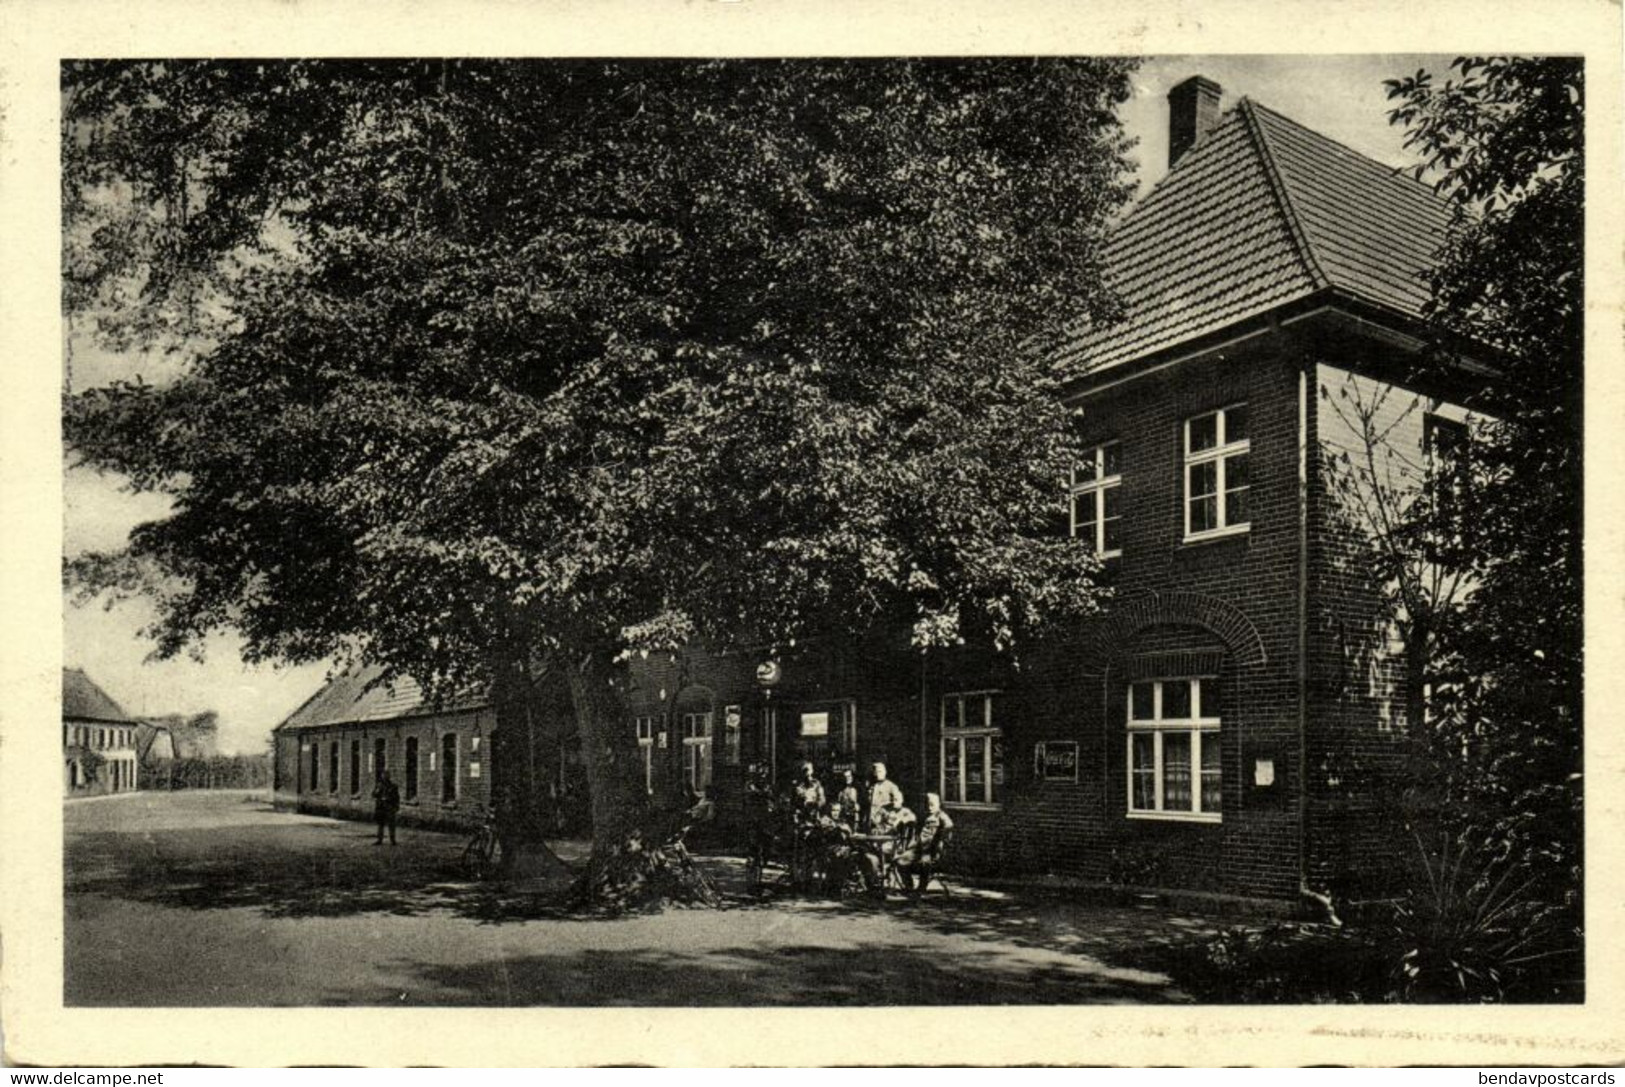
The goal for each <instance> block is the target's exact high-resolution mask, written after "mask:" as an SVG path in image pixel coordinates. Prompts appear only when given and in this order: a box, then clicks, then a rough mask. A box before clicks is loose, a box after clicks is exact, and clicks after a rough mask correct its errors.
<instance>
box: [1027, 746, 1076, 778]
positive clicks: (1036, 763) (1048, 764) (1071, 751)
mask: <svg viewBox="0 0 1625 1087" xmlns="http://www.w3.org/2000/svg"><path fill="white" fill-rule="evenodd" d="M1033 777H1035V778H1037V779H1038V780H1039V781H1077V780H1078V743H1077V741H1076V740H1045V741H1044V742H1042V743H1040V744H1037V745H1036V746H1035V747H1034V748H1033Z"/></svg>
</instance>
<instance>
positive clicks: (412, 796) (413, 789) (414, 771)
mask: <svg viewBox="0 0 1625 1087" xmlns="http://www.w3.org/2000/svg"><path fill="white" fill-rule="evenodd" d="M401 788H402V789H403V790H405V794H406V802H407V803H408V804H412V803H416V801H417V798H418V738H417V737H416V736H408V737H407V738H406V781H405V782H404V783H403V784H402V786H401Z"/></svg>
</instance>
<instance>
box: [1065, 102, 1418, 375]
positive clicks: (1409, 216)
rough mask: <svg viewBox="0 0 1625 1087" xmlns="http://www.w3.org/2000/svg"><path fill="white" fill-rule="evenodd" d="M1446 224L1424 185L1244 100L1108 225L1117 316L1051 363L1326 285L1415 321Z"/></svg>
mask: <svg viewBox="0 0 1625 1087" xmlns="http://www.w3.org/2000/svg"><path fill="white" fill-rule="evenodd" d="M1448 219H1449V211H1448V208H1447V207H1446V205H1445V203H1444V201H1442V200H1441V199H1439V198H1438V197H1437V196H1435V195H1434V193H1433V191H1432V190H1431V189H1429V188H1428V187H1427V186H1426V185H1423V184H1421V183H1420V182H1417V181H1415V180H1413V179H1412V178H1410V177H1407V176H1404V175H1401V174H1399V173H1397V172H1396V171H1395V170H1394V169H1393V168H1391V167H1388V166H1384V165H1382V164H1381V163H1379V162H1376V161H1374V160H1372V159H1369V158H1366V157H1365V156H1364V155H1361V154H1358V153H1357V152H1355V151H1352V150H1350V149H1349V148H1347V147H1344V146H1343V145H1342V144H1340V143H1337V142H1336V141H1335V140H1330V139H1327V138H1326V137H1325V136H1322V135H1320V134H1319V133H1316V132H1313V131H1311V130H1309V129H1307V128H1304V127H1303V126H1302V125H1299V124H1298V123H1296V122H1295V121H1291V120H1288V119H1287V118H1285V117H1283V116H1281V115H1280V114H1279V113H1276V112H1275V111H1274V110H1271V109H1267V108H1266V107H1264V106H1260V105H1258V104H1257V103H1255V102H1253V101H1251V100H1249V99H1246V98H1243V99H1241V100H1240V101H1239V102H1238V103H1237V104H1236V105H1235V106H1234V107H1232V108H1231V109H1230V110H1229V111H1227V112H1226V113H1225V114H1224V116H1223V117H1221V118H1220V120H1219V122H1218V124H1216V125H1215V126H1214V127H1213V130H1212V131H1211V132H1209V133H1208V135H1207V138H1206V139H1204V140H1203V141H1202V142H1201V143H1199V144H1198V145H1197V146H1196V147H1195V148H1193V149H1192V150H1190V151H1188V152H1186V153H1185V155H1184V157H1182V158H1181V159H1180V160H1179V162H1178V163H1177V164H1176V165H1175V166H1174V168H1173V169H1172V170H1170V171H1169V173H1168V176H1167V177H1165V178H1163V179H1162V181H1160V182H1158V183H1157V185H1156V187H1154V188H1153V189H1152V190H1151V191H1150V192H1149V193H1148V194H1146V196H1145V198H1144V199H1143V200H1141V201H1140V203H1139V205H1138V206H1137V207H1135V208H1134V209H1133V211H1132V212H1130V214H1129V215H1128V216H1127V217H1126V218H1125V219H1124V220H1123V222H1122V223H1121V224H1119V225H1118V227H1117V228H1116V230H1114V231H1113V234H1112V237H1111V239H1110V241H1109V242H1108V244H1107V247H1106V252H1105V261H1106V273H1107V277H1108V279H1109V280H1110V281H1111V283H1112V285H1113V287H1114V288H1116V290H1117V291H1118V293H1119V295H1120V296H1121V297H1122V299H1123V302H1124V304H1125V307H1126V310H1127V312H1126V315H1125V318H1124V320H1123V321H1122V322H1121V323H1119V324H1117V325H1114V326H1111V327H1106V328H1098V329H1089V328H1084V329H1080V331H1079V333H1078V335H1077V336H1076V337H1075V338H1074V339H1073V340H1072V341H1071V342H1070V343H1069V344H1068V346H1067V347H1066V348H1065V350H1063V351H1062V353H1061V355H1060V356H1059V359H1058V362H1059V364H1060V367H1061V369H1062V372H1063V374H1082V373H1087V372H1091V371H1095V370H1100V369H1104V368H1106V367H1110V366H1115V365H1118V364H1121V363H1124V362H1127V361H1130V360H1132V359H1136V358H1141V357H1144V356H1146V355H1149V354H1152V353H1154V352H1157V351H1162V350H1165V349H1167V348H1171V347H1175V346H1177V345H1179V344H1181V343H1185V342H1188V341H1191V340H1194V339H1196V338H1198V337H1201V336H1205V335H1207V334H1209V333H1213V332H1217V331H1220V330H1222V329H1224V328H1225V327H1227V326H1230V325H1233V324H1235V323H1236V322H1238V321H1241V320H1243V319H1245V318H1248V317H1253V316H1256V315H1258V314H1261V313H1265V312H1268V311H1269V310H1272V309H1275V308H1277V307H1279V306H1282V305H1285V304H1287V303H1289V302H1293V301H1296V300H1299V299H1302V298H1306V297H1308V296H1310V295H1312V294H1314V293H1316V292H1317V291H1321V290H1324V289H1327V288H1334V289H1338V290H1341V291H1345V292H1347V293H1349V294H1351V295H1353V296H1355V297H1356V298H1359V299H1360V300H1362V301H1366V302H1371V303H1375V304H1377V305H1380V306H1385V307H1387V308H1389V309H1391V310H1394V311H1396V312H1397V313H1399V314H1401V315H1404V316H1407V317H1414V316H1417V315H1419V314H1420V312H1421V307H1422V304H1423V303H1424V302H1426V301H1427V298H1428V287H1427V282H1426V280H1425V279H1424V278H1422V277H1423V274H1424V272H1425V269H1426V268H1427V267H1428V266H1429V265H1430V264H1431V259H1432V256H1433V253H1434V251H1435V250H1436V248H1437V246H1438V244H1439V242H1440V240H1441V238H1442V235H1443V231H1444V228H1445V226H1446V224H1447V222H1448Z"/></svg>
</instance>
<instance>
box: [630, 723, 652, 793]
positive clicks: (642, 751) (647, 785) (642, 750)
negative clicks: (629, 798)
mask: <svg viewBox="0 0 1625 1087" xmlns="http://www.w3.org/2000/svg"><path fill="white" fill-rule="evenodd" d="M632 724H633V726H634V727H635V728H636V729H637V732H638V757H639V758H641V759H642V760H643V791H644V792H647V793H652V792H654V789H655V775H654V767H655V719H654V718H653V717H650V716H644V717H634V718H632Z"/></svg>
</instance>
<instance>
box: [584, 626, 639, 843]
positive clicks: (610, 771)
mask: <svg viewBox="0 0 1625 1087" xmlns="http://www.w3.org/2000/svg"><path fill="white" fill-rule="evenodd" d="M568 673H569V685H570V702H571V704H572V705H573V706H574V708H575V716H576V734H577V735H578V736H579V737H580V742H581V761H582V764H583V765H584V766H585V768H586V772H587V789H588V793H589V795H590V797H591V801H592V859H593V862H594V863H595V864H597V863H600V862H602V861H603V860H604V859H606V858H608V857H610V856H613V855H616V854H618V853H620V852H622V851H623V850H624V848H625V846H626V843H627V841H628V838H629V836H631V835H632V834H633V833H634V832H640V833H646V832H647V830H648V828H646V827H645V826H644V823H645V822H646V820H647V817H648V815H649V797H648V794H647V793H645V792H644V789H643V762H642V759H641V758H640V757H639V754H638V746H637V740H636V737H635V736H634V734H633V732H632V728H631V724H630V719H629V718H628V716H627V712H626V703H625V699H624V698H623V696H622V694H621V692H620V691H619V690H618V689H616V687H614V686H613V685H612V683H611V680H612V679H614V678H615V676H614V673H613V672H612V671H611V669H610V668H609V667H607V666H605V665H604V664H602V663H600V662H599V661H598V660H597V659H596V658H594V657H592V656H588V657H585V658H584V659H583V660H581V661H578V662H576V663H575V664H574V665H572V666H571V667H569V668H568Z"/></svg>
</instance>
